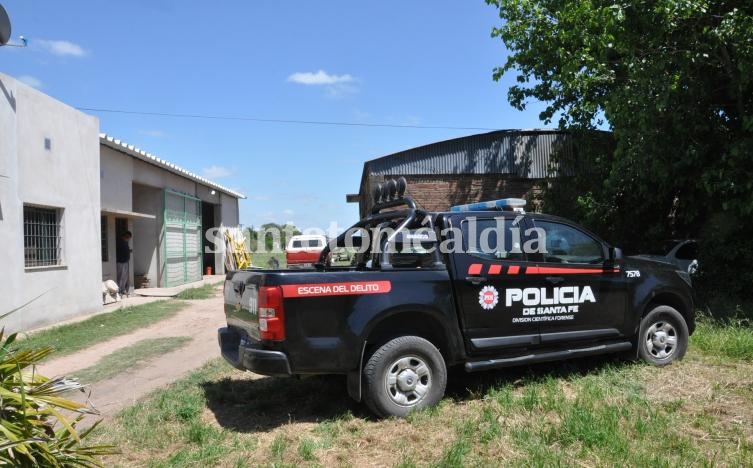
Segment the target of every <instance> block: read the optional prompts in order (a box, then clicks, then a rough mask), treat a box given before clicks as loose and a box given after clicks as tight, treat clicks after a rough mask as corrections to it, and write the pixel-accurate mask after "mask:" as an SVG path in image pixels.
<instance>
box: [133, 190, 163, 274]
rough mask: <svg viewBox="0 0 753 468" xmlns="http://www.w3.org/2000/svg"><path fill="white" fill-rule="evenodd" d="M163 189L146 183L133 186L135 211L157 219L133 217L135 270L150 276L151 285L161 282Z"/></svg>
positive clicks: (136, 272)
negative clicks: (160, 247) (160, 244)
mask: <svg viewBox="0 0 753 468" xmlns="http://www.w3.org/2000/svg"><path fill="white" fill-rule="evenodd" d="M163 200H164V195H163V192H162V190H160V189H158V188H155V187H147V186H146V185H134V187H133V211H135V212H137V213H144V214H150V215H154V216H155V219H143V218H135V219H133V229H132V231H133V240H132V244H133V272H134V274H135V275H145V276H146V277H147V278H149V282H150V284H149V286H150V287H155V286H157V285H158V284H159V280H160V278H159V258H160V257H159V256H160V255H161V252H159V249H158V246H159V241H158V240H159V236H160V234H161V226H162V210H163V209H164V208H163V205H164V201H163Z"/></svg>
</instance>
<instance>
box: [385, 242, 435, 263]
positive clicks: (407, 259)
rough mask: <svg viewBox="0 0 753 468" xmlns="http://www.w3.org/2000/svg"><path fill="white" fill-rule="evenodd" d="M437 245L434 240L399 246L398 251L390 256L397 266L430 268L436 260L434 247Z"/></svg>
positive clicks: (391, 261)
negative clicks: (433, 252) (433, 251)
mask: <svg viewBox="0 0 753 468" xmlns="http://www.w3.org/2000/svg"><path fill="white" fill-rule="evenodd" d="M436 247H437V246H436V243H432V242H427V243H424V242H422V243H420V244H414V245H409V244H406V245H402V246H398V251H397V252H396V253H393V254H392V255H391V256H390V264H391V265H392V266H393V267H395V268H428V267H430V266H431V265H432V263H433V261H434V256H433V254H432V249H433V248H434V249H435V248H436Z"/></svg>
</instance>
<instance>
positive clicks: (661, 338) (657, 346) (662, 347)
mask: <svg viewBox="0 0 753 468" xmlns="http://www.w3.org/2000/svg"><path fill="white" fill-rule="evenodd" d="M677 335H678V334H677V329H675V327H674V326H673V325H672V324H671V323H669V322H667V321H666V320H661V321H658V322H656V323H654V324H653V325H651V326H650V327H648V330H646V336H645V337H644V340H645V345H646V350H647V351H648V352H649V354H651V355H652V356H653V357H655V358H656V359H662V360H664V359H669V358H671V357H672V356H673V355H674V353H675V350H676V349H677V339H678V336H677Z"/></svg>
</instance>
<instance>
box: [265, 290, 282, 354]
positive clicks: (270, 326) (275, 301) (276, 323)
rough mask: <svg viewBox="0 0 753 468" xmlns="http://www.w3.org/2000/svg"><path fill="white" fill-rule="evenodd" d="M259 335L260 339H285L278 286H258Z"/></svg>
mask: <svg viewBox="0 0 753 468" xmlns="http://www.w3.org/2000/svg"><path fill="white" fill-rule="evenodd" d="M259 335H260V337H261V339H262V340H270V341H282V340H284V339H285V312H284V309H283V307H282V288H281V287H280V286H262V287H261V288H259Z"/></svg>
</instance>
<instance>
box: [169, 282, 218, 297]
mask: <svg viewBox="0 0 753 468" xmlns="http://www.w3.org/2000/svg"><path fill="white" fill-rule="evenodd" d="M216 287H217V285H216V284H205V285H203V286H199V287H198V288H190V289H184V290H183V291H181V292H180V293H178V295H177V296H176V299H180V300H184V301H188V300H195V299H209V298H212V297H215V296H216V295H217V289H215V288H216Z"/></svg>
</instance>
